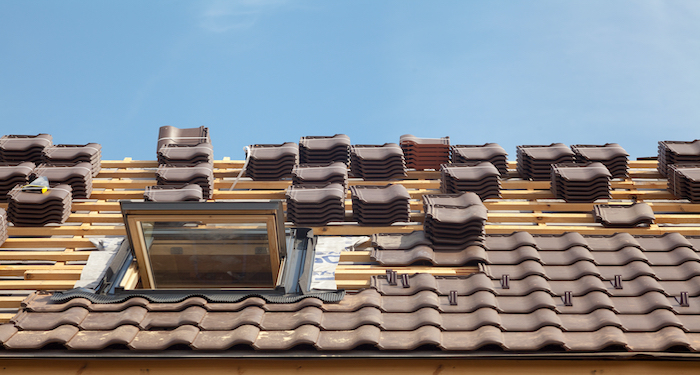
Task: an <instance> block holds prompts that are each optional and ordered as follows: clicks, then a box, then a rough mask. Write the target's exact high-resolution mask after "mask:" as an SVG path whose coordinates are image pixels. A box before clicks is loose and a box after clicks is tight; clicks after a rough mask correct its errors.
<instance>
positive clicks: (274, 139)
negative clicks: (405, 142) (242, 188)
mask: <svg viewBox="0 0 700 375" xmlns="http://www.w3.org/2000/svg"><path fill="white" fill-rule="evenodd" d="M698 20H700V1H680V0H679V1H649V0H634V1H622V0H620V1H610V0H600V1H599V0H582V1H540V0H534V1H409V0H399V1H389V0H383V1H360V0H357V1H325V0H324V1H303V0H300V1H296V0H288V1H285V0H259V1H255V0H244V1H140V0H139V1H98V2H96V1H0V67H1V69H0V133H2V134H36V133H40V132H44V133H50V134H52V135H53V137H54V143H57V144H58V143H70V144H76V143H87V142H97V143H101V144H102V146H103V158H104V159H121V158H124V157H127V156H128V157H132V158H134V159H147V160H153V159H155V152H156V150H155V147H156V139H157V133H158V127H160V126H162V125H173V126H177V127H181V128H186V127H197V126H200V125H204V126H207V127H209V129H210V132H211V134H212V137H213V143H214V149H215V157H216V158H217V159H220V158H223V157H225V156H229V157H231V158H233V159H242V158H243V155H244V154H243V147H244V146H245V145H248V144H253V143H281V142H285V141H292V142H298V141H299V137H301V136H306V135H333V134H335V133H345V134H348V135H349V136H350V138H351V139H352V141H353V143H356V144H381V143H384V142H398V139H399V136H400V135H402V134H406V133H410V134H414V135H417V136H420V137H443V136H450V137H451V140H452V143H453V144H482V143H485V142H497V143H499V144H500V145H502V146H503V147H504V148H505V149H506V150H507V151H508V152H509V153H510V158H511V159H515V146H516V145H519V144H549V143H551V142H563V143H566V144H602V143H605V142H618V143H620V144H621V145H622V146H623V147H624V148H625V149H626V150H627V151H628V152H629V153H630V154H632V156H633V157H639V156H654V155H656V147H657V142H658V141H660V140H693V139H696V138H700V22H699V21H698Z"/></svg>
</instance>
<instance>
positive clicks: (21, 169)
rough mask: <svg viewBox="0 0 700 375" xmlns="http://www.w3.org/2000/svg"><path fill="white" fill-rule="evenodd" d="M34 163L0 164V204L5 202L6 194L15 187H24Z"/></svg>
mask: <svg viewBox="0 0 700 375" xmlns="http://www.w3.org/2000/svg"><path fill="white" fill-rule="evenodd" d="M34 167H35V165H34V163H32V162H24V163H16V162H15V163H0V202H5V201H6V200H7V193H9V192H10V190H12V188H14V187H15V185H25V184H26V183H27V182H29V175H30V174H31V173H32V171H33V170H34Z"/></svg>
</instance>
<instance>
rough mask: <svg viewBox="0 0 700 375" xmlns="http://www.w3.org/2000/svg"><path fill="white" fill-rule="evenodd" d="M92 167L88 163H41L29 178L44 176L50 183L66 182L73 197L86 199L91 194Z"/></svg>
mask: <svg viewBox="0 0 700 375" xmlns="http://www.w3.org/2000/svg"><path fill="white" fill-rule="evenodd" d="M92 173H93V167H92V165H91V164H90V163H87V162H84V163H77V164H75V165H49V164H41V165H39V166H38V167H36V169H34V171H33V172H32V174H31V175H30V176H29V180H30V181H31V180H34V179H35V178H37V177H46V178H47V179H48V180H49V183H51V184H67V185H70V186H71V189H72V194H73V199H88V198H90V194H92Z"/></svg>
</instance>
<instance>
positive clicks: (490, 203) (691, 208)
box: [484, 200, 700, 213]
mask: <svg viewBox="0 0 700 375" xmlns="http://www.w3.org/2000/svg"><path fill="white" fill-rule="evenodd" d="M606 203H609V204H630V205H631V204H632V203H633V202H630V201H627V202H615V201H609V202H600V203H565V202H563V201H559V202H522V201H521V202H517V201H496V200H487V201H485V202H484V205H485V206H486V208H487V209H488V210H489V211H492V210H493V211H535V210H537V211H567V212H584V211H592V210H593V206H595V205H596V204H606ZM647 204H648V205H649V206H651V208H652V210H654V212H685V213H691V212H692V213H695V212H700V204H693V203H684V202H647Z"/></svg>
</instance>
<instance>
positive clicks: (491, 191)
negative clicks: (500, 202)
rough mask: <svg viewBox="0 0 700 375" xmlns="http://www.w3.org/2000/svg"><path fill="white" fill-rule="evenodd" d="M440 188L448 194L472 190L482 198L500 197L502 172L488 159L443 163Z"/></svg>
mask: <svg viewBox="0 0 700 375" xmlns="http://www.w3.org/2000/svg"><path fill="white" fill-rule="evenodd" d="M440 189H441V190H442V192H443V193H447V194H452V193H459V192H463V191H471V192H474V193H476V194H478V195H479V197H481V199H487V198H499V197H500V196H501V195H500V194H501V193H500V191H501V178H500V172H499V171H498V169H497V168H496V167H494V166H493V164H491V163H490V162H488V161H482V162H478V161H476V162H469V163H455V164H443V165H442V167H441V168H440Z"/></svg>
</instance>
